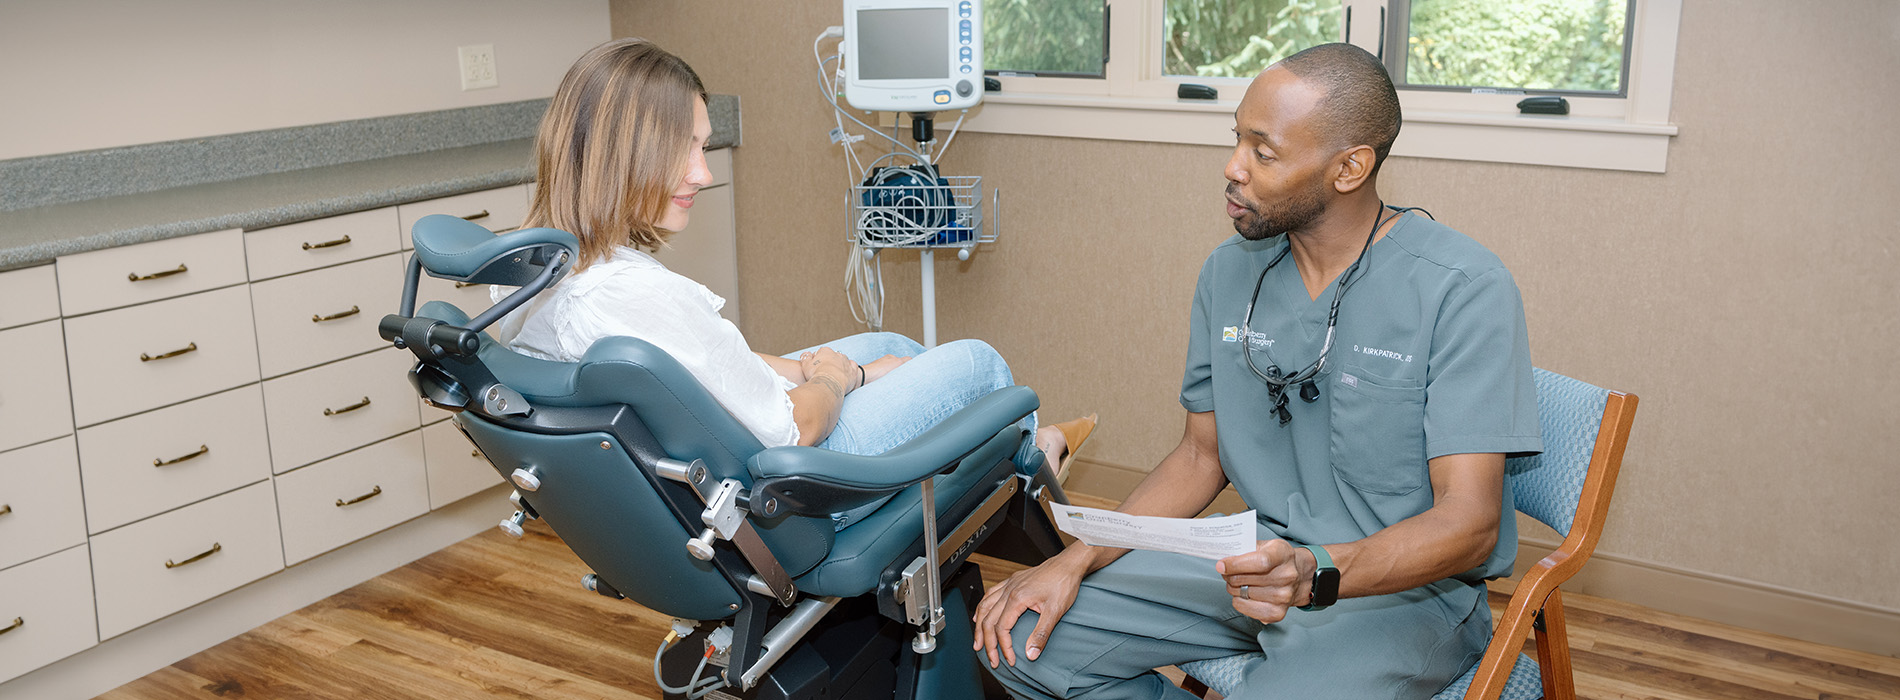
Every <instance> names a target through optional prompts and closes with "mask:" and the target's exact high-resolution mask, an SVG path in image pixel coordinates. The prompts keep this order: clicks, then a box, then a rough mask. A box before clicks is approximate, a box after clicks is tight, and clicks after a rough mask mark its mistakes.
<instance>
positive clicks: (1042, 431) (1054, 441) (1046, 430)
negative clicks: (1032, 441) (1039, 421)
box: [1036, 426, 1069, 465]
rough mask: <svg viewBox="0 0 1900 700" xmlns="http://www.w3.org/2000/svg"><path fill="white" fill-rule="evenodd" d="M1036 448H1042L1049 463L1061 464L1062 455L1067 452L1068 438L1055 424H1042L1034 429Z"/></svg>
mask: <svg viewBox="0 0 1900 700" xmlns="http://www.w3.org/2000/svg"><path fill="white" fill-rule="evenodd" d="M1036 448H1037V449H1040V450H1042V455H1043V457H1044V458H1046V459H1048V460H1049V463H1050V464H1051V465H1056V464H1061V463H1062V458H1063V456H1065V455H1067V454H1068V453H1069V439H1068V438H1067V437H1064V436H1063V435H1062V431H1060V430H1057V429H1056V428H1055V426H1043V427H1041V428H1037V429H1036Z"/></svg>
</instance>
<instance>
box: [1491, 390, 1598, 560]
mask: <svg viewBox="0 0 1900 700" xmlns="http://www.w3.org/2000/svg"><path fill="white" fill-rule="evenodd" d="M1531 371H1532V373H1533V375H1534V376H1535V381H1536V382H1537V422H1538V425H1539V427H1540V428H1541V429H1542V430H1543V436H1544V451H1543V453H1542V454H1537V455H1532V456H1529V457H1515V458H1512V459H1509V460H1506V461H1505V478H1507V479H1509V480H1510V482H1511V492H1512V495H1513V498H1514V499H1515V501H1516V503H1515V505H1516V507H1517V509H1518V510H1520V511H1523V512H1524V514H1525V515H1529V516H1531V517H1533V518H1536V519H1538V520H1539V521H1541V522H1543V523H1544V524H1545V525H1549V526H1550V527H1551V529H1553V530H1556V531H1557V533H1558V534H1560V535H1564V536H1566V537H1567V536H1569V535H1570V526H1571V524H1572V523H1573V522H1574V520H1575V517H1576V514H1577V512H1578V506H1579V503H1578V500H1579V498H1580V497H1581V495H1582V493H1583V487H1584V481H1585V477H1586V476H1587V475H1588V474H1589V472H1590V464H1591V462H1592V457H1593V456H1594V455H1595V454H1596V448H1597V438H1598V436H1599V434H1600V433H1601V431H1602V427H1603V423H1604V421H1603V409H1604V406H1605V404H1606V403H1607V402H1608V400H1609V396H1610V392H1609V390H1607V389H1603V388H1601V387H1597V386H1592V385H1590V384H1587V383H1584V382H1581V381H1577V380H1575V379H1571V378H1569V377H1566V376H1564V375H1561V374H1558V373H1556V372H1551V371H1549V370H1545V369H1541V368H1539V369H1533V370H1531ZM1602 500H1604V501H1605V502H1607V501H1608V500H1609V495H1608V494H1603V498H1602Z"/></svg>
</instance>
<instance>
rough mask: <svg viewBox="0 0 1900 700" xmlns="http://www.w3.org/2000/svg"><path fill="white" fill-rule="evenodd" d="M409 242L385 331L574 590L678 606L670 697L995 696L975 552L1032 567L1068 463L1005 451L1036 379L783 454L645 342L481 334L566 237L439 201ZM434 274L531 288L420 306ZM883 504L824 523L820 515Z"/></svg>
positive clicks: (572, 253) (666, 657)
mask: <svg viewBox="0 0 1900 700" xmlns="http://www.w3.org/2000/svg"><path fill="white" fill-rule="evenodd" d="M413 239H414V243H415V255H414V256H413V257H412V259H411V260H410V263H409V267H408V273H407V279H406V281H405V282H404V285H403V293H402V305H401V311H400V313H397V314H394V315H390V316H385V317H384V318H383V319H382V321H381V323H380V324H379V327H378V330H379V332H380V334H381V335H382V337H383V339H384V340H387V341H389V342H391V343H393V344H395V346H396V347H398V348H403V349H406V350H408V351H410V352H411V353H413V354H414V355H415V356H416V364H415V366H414V368H413V369H412V370H411V371H410V373H409V379H410V381H411V383H412V384H414V386H415V387H416V390H417V391H418V392H419V393H420V394H421V396H422V397H423V399H424V400H425V401H426V402H427V403H429V404H431V405H434V406H435V407H437V408H441V409H445V410H448V411H451V412H453V413H454V414H455V415H454V417H453V423H454V425H455V426H456V427H458V428H460V429H461V430H462V431H463V432H464V433H465V434H467V435H468V437H469V439H470V440H471V441H473V442H474V443H475V445H476V446H477V447H479V448H480V450H481V452H482V454H483V455H485V456H486V457H487V458H488V460H489V461H490V462H491V463H492V464H493V465H494V467H495V469H496V470H498V471H500V472H501V473H502V474H503V475H504V476H506V477H507V478H508V479H509V480H510V481H512V482H513V483H514V486H515V488H516V490H515V492H514V494H513V495H512V496H511V497H510V500H511V501H512V502H513V503H514V504H515V505H516V507H517V508H519V510H518V511H516V512H515V513H514V515H513V516H512V517H510V518H508V519H507V520H505V521H503V522H502V524H501V527H502V529H503V530H504V531H507V532H508V533H509V534H511V535H513V536H516V537H519V536H520V535H521V526H522V524H523V523H524V522H525V521H527V520H531V519H536V518H539V519H541V520H544V521H546V522H547V523H548V525H550V526H551V527H552V528H553V529H554V531H555V533H556V534H558V535H560V537H561V538H562V539H563V540H564V541H565V542H566V543H567V545H568V546H569V547H570V548H572V549H573V551H574V553H575V554H576V555H578V556H579V557H580V559H581V561H583V562H584V563H586V564H587V566H588V567H589V568H591V569H593V572H594V573H591V574H589V575H587V576H585V577H584V578H583V580H582V582H581V583H582V585H583V586H585V587H586V588H587V589H589V590H592V591H594V592H596V593H599V594H600V595H603V596H607V597H610V598H616V599H622V598H624V599H627V600H631V601H633V602H635V603H638V604H640V605H642V606H645V607H647V608H649V609H652V610H655V611H658V612H660V613H662V614H665V615H671V616H673V617H674V618H675V620H674V622H673V632H672V633H671V634H669V635H668V636H667V638H666V639H665V640H664V641H662V642H660V646H659V651H657V652H656V653H655V662H654V672H655V675H656V680H657V681H658V682H659V684H660V687H661V689H662V690H663V691H664V692H665V693H666V696H667V697H668V698H698V697H704V696H707V695H712V694H717V695H718V696H720V697H738V698H757V699H758V700H778V699H792V698H838V699H845V698H873V697H875V698H897V699H898V700H931V699H935V698H974V697H979V696H990V697H1001V696H1002V693H1001V691H1000V688H998V687H996V686H995V685H994V681H993V680H992V679H991V678H990V676H989V674H988V673H986V672H984V671H982V670H980V669H979V668H978V663H977V657H976V655H975V654H974V653H972V652H971V651H970V645H971V643H972V640H973V635H972V631H971V623H970V617H969V616H970V611H971V610H972V609H973V608H974V606H975V604H976V602H977V601H978V600H979V599H980V598H981V596H982V588H983V583H982V579H981V577H980V572H979V571H978V569H977V567H976V565H975V564H973V563H970V562H969V561H968V559H969V557H970V555H971V554H973V553H977V552H981V553H984V554H987V555H991V556H996V557H999V558H1003V559H1007V560H1011V561H1017V562H1021V563H1025V564H1031V563H1036V562H1040V561H1042V560H1043V559H1045V558H1047V557H1048V556H1050V555H1053V554H1054V553H1055V552H1056V551H1058V550H1059V549H1060V548H1061V546H1062V545H1063V540H1062V539H1061V535H1059V534H1058V532H1057V530H1056V528H1055V527H1054V520H1053V517H1052V515H1051V512H1050V508H1049V504H1050V503H1051V502H1055V503H1067V498H1066V497H1065V496H1064V495H1063V493H1062V490H1061V487H1060V486H1058V485H1057V484H1056V482H1055V480H1054V478H1053V477H1054V475H1053V473H1052V472H1053V465H1046V463H1045V460H1043V459H1041V458H1040V455H1039V454H1038V457H1037V458H1035V459H1033V460H1031V461H1033V462H1035V463H1033V464H1016V463H1015V462H1014V456H1015V453H1016V451H1017V447H1018V445H1019V444H1020V443H1021V442H1022V440H1023V438H1024V434H1023V430H1022V429H1021V428H1020V427H1018V426H1017V425H1016V422H1017V421H1019V420H1021V419H1022V418H1023V417H1024V416H1026V415H1028V414H1029V413H1030V412H1031V411H1033V410H1035V408H1036V406H1037V403H1038V402H1037V398H1036V395H1035V393H1034V392H1032V391H1030V390H1029V389H1028V388H1027V387H1020V386H1017V387H1008V388H1005V389H1001V390H998V391H996V392H994V393H992V394H990V395H989V396H987V397H984V398H982V399H980V400H978V401H977V402H975V403H973V404H972V405H970V406H968V407H966V408H964V409H963V410H961V411H959V412H957V413H956V414H954V415H952V416H950V417H949V418H948V419H946V420H944V421H943V422H942V423H940V424H938V425H937V426H935V427H933V428H931V429H930V430H928V431H926V432H924V433H923V434H921V435H919V436H918V437H917V438H916V439H914V440H911V441H910V442H908V443H906V444H904V445H901V446H899V447H897V448H896V449H893V450H891V451H890V452H887V453H885V454H882V455H877V456H869V457H866V456H856V455H848V454H842V453H837V452H830V451H827V450H822V449H818V448H814V447H774V448H769V449H768V448H766V447H764V446H762V445H761V444H760V443H759V442H758V441H757V440H756V439H755V438H753V436H752V434H751V433H750V432H749V431H747V430H746V429H745V427H744V426H742V425H740V424H739V422H738V421H737V420H736V419H734V418H733V417H732V416H731V415H730V414H728V413H727V412H726V411H725V410H724V409H723V408H721V407H720V405H719V404H718V403H717V402H716V401H715V400H714V399H713V398H712V396H711V395H710V394H708V393H707V391H706V390H705V389H704V387H702V386H700V385H699V384H698V383H697V382H696V381H695V380H694V379H693V377H692V376H691V375H690V374H689V373H688V372H687V371H686V370H685V368H684V367H682V366H681V365H680V364H679V362H678V361H676V360H675V359H674V358H672V357H670V356H668V355H667V354H666V353H665V352H663V351H661V350H659V349H658V348H656V347H654V346H652V345H650V344H648V343H646V342H644V341H641V340H639V339H636V338H629V337H616V338H608V339H604V340H601V341H599V342H597V343H595V344H594V346H593V347H592V348H590V349H589V350H588V351H587V353H586V355H585V357H583V358H581V360H580V361H579V362H574V363H564V362H550V361H544V360H539V359H535V358H530V357H527V356H524V355H520V354H517V353H515V352H513V351H511V350H509V349H507V348H505V347H503V346H501V345H500V344H499V343H497V342H496V341H495V340H494V339H493V338H492V337H490V336H488V335H486V334H484V333H482V329H484V328H487V327H488V326H489V325H490V324H492V323H494V322H495V321H496V320H498V319H500V318H501V317H502V316H503V315H505V314H507V313H508V312H509V311H511V310H513V309H515V308H517V307H520V306H521V305H522V304H524V303H526V302H527V301H528V300H529V299H530V298H532V297H533V296H534V295H535V294H536V293H539V292H540V291H542V290H544V289H546V288H548V287H549V286H550V285H552V284H554V282H556V281H557V280H559V279H560V278H561V276H562V275H564V274H566V273H567V272H568V271H569V270H570V268H571V266H572V264H573V263H574V261H575V260H576V259H577V257H578V254H579V243H578V242H577V240H576V239H575V238H574V236H573V235H571V234H568V233H566V232H563V231H558V230H554V229H546V228H535V229H525V230H519V231H515V232H511V233H506V234H503V235H499V236H497V235H494V234H491V233H490V232H489V231H488V230H487V229H485V228H483V227H481V226H479V225H476V224H471V223H469V222H466V221H463V220H461V219H459V218H456V217H452V216H443V215H437V216H429V217H425V218H423V219H421V220H419V221H417V222H416V224H415V227H414V229H413ZM425 271H426V272H427V273H428V274H430V275H432V276H434V277H438V278H442V279H448V280H454V281H458V282H464V283H474V284H495V285H505V286H513V287H519V289H517V290H516V291H514V292H513V293H512V294H510V295H509V296H508V297H507V298H505V299H503V300H502V301H501V302H500V303H497V304H496V305H495V306H494V307H493V308H490V309H488V310H486V311H484V312H482V313H481V314H479V315H478V316H476V317H475V318H473V319H471V318H469V317H468V316H467V315H466V314H464V313H463V312H462V311H461V310H460V309H457V308H456V307H454V306H453V305H450V304H447V303H445V302H440V301H435V302H429V303H427V304H425V305H424V306H423V307H422V308H421V309H420V310H417V309H416V308H415V307H416V290H417V285H418V282H419V280H420V276H421V273H423V272H425ZM1045 466H1046V467H1047V468H1045ZM893 494H894V496H893ZM885 496H892V497H891V498H890V500H889V501H888V502H886V503H885V504H884V505H883V506H882V507H881V508H879V509H878V510H876V511H874V512H873V513H871V514H870V515H868V516H866V517H865V518H864V519H862V520H860V521H859V522H856V523H854V524H852V525H851V526H850V527H848V528H846V529H844V530H841V531H837V532H835V533H834V532H833V524H832V520H831V519H830V517H829V514H831V513H835V512H842V511H845V510H848V509H850V508H852V507H854V506H858V505H861V504H864V503H869V502H872V501H873V500H876V499H879V498H883V497H885ZM603 632H607V630H603Z"/></svg>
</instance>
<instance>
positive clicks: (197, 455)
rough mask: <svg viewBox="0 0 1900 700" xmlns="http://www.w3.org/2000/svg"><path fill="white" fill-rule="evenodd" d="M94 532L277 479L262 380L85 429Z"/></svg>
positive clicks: (82, 445) (85, 473)
mask: <svg viewBox="0 0 1900 700" xmlns="http://www.w3.org/2000/svg"><path fill="white" fill-rule="evenodd" d="M79 456H80V464H82V465H84V466H82V467H81V468H80V476H81V478H82V480H83V482H84V484H85V487H86V524H87V526H88V527H90V528H91V529H92V531H93V532H94V533H99V532H104V531H106V530H110V529H112V528H115V527H118V526H120V525H124V524H126V523H129V522H132V521H134V520H138V519H140V518H145V517H148V516H151V515H156V514H158V513H163V512H165V511H168V510H171V509H173V508H177V507H178V506H182V505H185V504H187V503H191V502H193V501H198V500H202V499H204V498H207V497H209V496H215V495H217V494H220V493H224V492H226V491H230V490H232V489H235V488H238V487H240V486H243V485H245V484H250V483H253V482H257V481H262V480H264V479H268V478H270V444H269V441H268V440H266V439H265V437H264V392H263V390H262V389H260V388H258V386H257V385H256V384H252V385H250V386H244V387H239V388H236V389H232V390H230V391H227V392H224V393H221V394H213V395H211V396H207V397H204V398H202V399H197V400H194V401H188V402H185V403H182V404H179V405H177V406H171V407H168V408H162V409H159V410H156V411H152V412H150V413H143V414H140V415H136V416H132V417H130V418H122V419H119V420H115V421H112V422H110V423H101V424H99V425H95V426H92V427H90V428H86V429H84V430H81V431H79Z"/></svg>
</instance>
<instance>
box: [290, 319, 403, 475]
mask: <svg viewBox="0 0 1900 700" xmlns="http://www.w3.org/2000/svg"><path fill="white" fill-rule="evenodd" d="M414 361H415V356H414V355H411V354H409V353H407V352H404V351H401V350H397V349H395V348H390V349H387V350H378V351H376V352H372V353H370V354H368V355H363V356H360V357H352V358H350V359H347V360H343V361H342V362H334V363H331V364H327V365H324V366H322V367H318V368H315V369H307V370H304V371H302V372H298V373H296V374H287V375H284V376H282V377H278V378H276V379H272V380H270V381H267V382H264V416H265V419H266V420H267V421H268V423H269V425H270V454H271V466H272V468H274V469H275V470H276V471H277V473H279V474H282V473H284V472H287V471H290V470H292V469H296V468H297V467H301V466H303V465H306V464H309V463H311V462H315V461H317V460H319V459H323V458H325V457H329V456H331V455H335V454H340V453H343V452H347V451H349V450H352V449H355V448H358V447H361V446H363V445H367V444H369V443H372V442H375V441H377V440H381V439H383V438H386V437H391V436H394V435H397V434H400V433H403V432H406V431H410V430H415V429H416V426H417V425H418V424H419V420H420V418H419V417H418V415H417V412H416V390H415V389H413V388H411V387H410V386H409V380H408V379H407V378H406V377H407V376H408V372H409V367H410V366H411V365H412V364H414Z"/></svg>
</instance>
